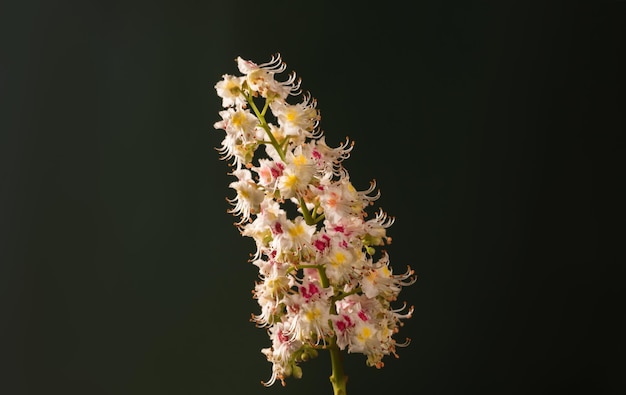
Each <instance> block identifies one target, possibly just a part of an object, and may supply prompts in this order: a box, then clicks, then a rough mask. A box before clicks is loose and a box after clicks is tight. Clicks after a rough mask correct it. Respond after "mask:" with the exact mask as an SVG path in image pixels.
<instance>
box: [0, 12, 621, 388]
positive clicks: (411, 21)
mask: <svg viewBox="0 0 626 395" xmlns="http://www.w3.org/2000/svg"><path fill="white" fill-rule="evenodd" d="M367 4H368V3H364V2H354V3H352V2H341V1H334V2H330V1H329V2H289V1H256V2H241V1H222V2H216V1H187V2H174V1H171V2H162V1H156V2H112V1H102V2H95V1H86V2H80V1H75V2H67V1H49V2H46V1H12V2H11V1H10V2H3V3H2V5H0V22H1V23H0V42H1V43H2V54H1V56H0V150H1V152H0V153H1V156H0V177H1V179H0V181H1V186H0V198H1V199H2V200H1V206H0V214H1V217H0V223H1V230H2V237H1V239H0V248H1V249H0V259H1V262H0V307H1V309H2V310H1V311H0V313H2V316H1V317H2V318H0V330H1V333H0V335H1V341H2V343H1V347H0V355H1V357H0V358H1V360H2V361H3V364H4V367H3V368H2V369H1V370H0V371H1V372H2V373H1V374H0V393H2V394H6V395H13V394H15V395H18V394H29V395H30V394H50V393H62V394H67V395H69V394H80V395H100V394H106V395H126V394H133V395H135V394H137V395H140V394H150V395H160V394H172V395H174V394H175V395H187V394H221V393H227V394H238V395H239V394H241V395H244V394H245V395H247V394H252V393H255V394H301V395H303V394H324V393H326V394H328V393H331V387H330V384H329V382H328V380H327V377H328V375H329V374H330V371H329V361H328V357H327V355H325V354H323V353H322V354H321V356H320V358H318V359H317V360H314V361H311V362H309V363H306V364H304V365H303V370H304V378H303V379H301V380H299V381H297V380H290V381H288V384H287V387H286V388H282V387H280V386H279V385H277V386H275V387H272V388H269V389H265V388H263V387H262V386H261V385H260V381H261V380H266V379H267V378H269V375H270V368H271V366H270V364H269V363H267V362H266V361H265V359H264V357H263V355H262V354H261V353H260V349H261V348H262V347H267V346H268V338H267V336H266V334H265V333H264V331H263V330H260V329H257V328H255V327H254V325H253V324H251V323H250V322H249V321H248V319H249V316H250V314H251V313H253V312H257V311H258V310H257V306H256V302H255V301H254V300H252V298H251V293H250V292H251V289H252V287H253V284H254V281H255V280H256V270H255V269H256V268H255V267H253V266H252V265H250V264H249V263H247V261H246V260H247V258H248V256H249V254H250V253H251V252H253V251H254V245H253V242H252V240H251V239H244V238H242V237H240V235H239V234H238V232H237V231H236V229H235V227H234V226H233V225H232V224H233V221H234V218H233V217H231V216H230V215H229V214H227V213H226V210H227V209H228V208H229V207H230V206H229V205H228V204H227V203H226V201H225V197H227V196H232V193H231V190H230V189H228V183H229V182H230V181H232V179H231V178H230V177H228V176H227V174H226V172H227V171H228V167H227V165H226V163H224V162H221V161H219V160H218V156H219V155H218V153H217V152H216V151H215V150H214V148H215V147H217V146H218V145H219V143H220V141H221V139H222V134H221V133H222V132H220V131H216V130H214V129H213V128H212V125H213V123H214V122H215V121H217V120H219V116H218V111H219V110H220V109H221V107H220V101H219V99H218V97H217V96H216V95H215V91H214V89H213V86H214V84H215V83H216V82H217V81H218V80H219V79H220V78H221V75H222V74H225V73H230V74H235V73H237V69H236V64H235V62H234V59H235V57H236V56H239V55H241V56H242V57H244V58H247V59H251V60H254V61H257V62H263V61H266V60H268V59H269V58H270V56H271V54H273V53H275V52H280V53H282V55H283V59H284V60H285V61H286V63H287V65H288V69H289V70H295V71H296V72H297V73H298V75H299V76H300V77H302V79H303V88H304V89H305V90H308V91H310V92H311V93H312V95H313V96H314V97H315V98H317V100H318V108H319V109H320V110H321V114H322V121H321V127H322V129H323V130H324V131H325V133H326V136H327V140H328V141H329V142H330V143H331V144H338V143H339V142H341V141H342V140H343V139H344V138H345V136H349V137H350V138H351V139H353V140H355V141H356V146H355V149H354V151H353V155H352V157H351V158H350V159H349V160H348V161H346V162H345V165H346V167H347V169H348V170H349V171H350V174H351V176H352V179H353V181H354V182H355V184H356V186H357V187H358V188H359V189H364V188H365V187H367V185H368V182H369V180H371V179H376V180H377V181H378V186H379V188H380V190H381V193H382V197H381V199H380V200H379V201H378V205H379V206H380V207H382V208H383V209H385V211H387V212H388V213H389V214H390V215H392V216H395V217H396V223H395V224H394V226H393V227H392V228H391V229H390V231H389V234H390V235H391V236H392V237H393V239H394V243H393V244H392V245H391V247H390V248H389V253H390V256H391V263H392V265H393V266H394V267H395V268H396V270H398V271H401V270H403V269H404V267H405V266H406V265H411V267H413V268H414V269H415V270H416V272H417V273H418V275H419V277H420V279H419V281H418V283H416V284H415V285H414V286H412V287H411V288H408V289H405V290H404V291H403V293H402V294H401V296H402V297H403V298H404V299H405V300H407V301H408V302H409V303H410V304H414V305H415V309H416V310H415V316H414V317H413V318H412V319H411V320H409V321H407V323H406V326H405V327H404V328H402V331H401V333H400V335H399V339H402V338H403V337H404V336H408V337H411V338H412V339H413V342H412V344H411V346H410V347H409V348H407V349H400V350H399V354H400V359H398V360H395V359H393V358H388V359H387V360H386V362H387V365H386V367H385V368H384V369H383V370H375V369H370V368H367V367H365V364H364V358H363V356H362V355H349V356H348V358H347V371H348V374H349V376H350V381H349V386H348V389H349V394H351V395H355V394H365V393H367V394H374V393H400V392H402V393H405V394H421V395H426V394H428V395H430V394H474V393H476V394H528V393H533V394H556V393H570V392H573V391H576V392H578V391H580V392H582V393H589V394H624V393H625V391H626V379H625V370H626V366H625V364H624V358H625V355H626V353H625V350H624V347H625V345H624V341H625V337H624V331H625V328H624V316H625V312H624V311H625V310H624V304H623V302H621V301H620V300H619V299H620V297H623V296H624V286H623V281H624V280H623V279H624V274H625V273H624V269H623V262H622V261H620V260H619V259H618V258H617V254H616V253H614V251H616V250H617V248H618V247H621V246H622V245H623V237H621V236H620V235H619V233H618V232H617V231H615V230H614V229H612V228H611V226H612V225H617V226H618V227H619V229H622V228H623V221H621V220H620V219H618V217H617V214H618V209H619V208H621V207H622V206H623V202H622V201H621V200H620V199H618V198H617V196H616V192H617V187H618V186H619V185H620V184H622V183H623V180H624V178H623V173H621V172H618V171H617V170H616V169H617V168H618V165H619V164H621V162H622V160H621V159H622V158H621V157H622V155H623V146H620V145H618V142H617V137H618V135H619V134H621V133H623V129H624V122H623V111H624V100H623V95H624V93H623V92H624V91H623V87H624V84H623V82H624V78H623V69H624V63H623V62H621V63H620V62H619V60H618V55H619V54H620V53H623V52H624V49H625V45H624V35H623V33H624V29H623V24H624V20H626V18H625V16H626V14H625V5H626V3H625V2H622V1H608V2H595V3H594V2H589V3H588V4H578V3H574V2H562V3H548V2H546V3H541V2H537V4H534V3H523V2H483V1H480V2H476V1H454V2H436V1H435V2H399V1H385V2H382V3H379V2H372V3H370V4H371V5H367ZM409 4H411V6H410V7H409V6H408V5H409ZM592 5H593V6H592Z"/></svg>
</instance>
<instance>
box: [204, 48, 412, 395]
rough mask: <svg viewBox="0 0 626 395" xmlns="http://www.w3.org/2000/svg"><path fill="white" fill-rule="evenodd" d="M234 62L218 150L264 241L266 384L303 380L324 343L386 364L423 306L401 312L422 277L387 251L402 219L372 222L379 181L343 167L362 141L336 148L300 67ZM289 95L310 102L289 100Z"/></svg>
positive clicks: (379, 216) (246, 219) (246, 223)
mask: <svg viewBox="0 0 626 395" xmlns="http://www.w3.org/2000/svg"><path fill="white" fill-rule="evenodd" d="M236 62H237V65H238V69H239V71H240V73H241V74H242V75H240V76H234V75H229V74H225V75H223V77H222V80H220V81H219V82H218V83H217V84H216V85H215V89H216V91H217V94H218V96H219V97H220V98H221V99H222V106H223V107H224V110H223V111H220V112H219V115H220V116H221V118H222V119H221V121H219V122H216V123H215V124H214V127H215V128H216V129H219V130H223V131H224V132H225V137H224V140H223V141H222V143H221V147H218V148H217V150H218V151H219V153H220V155H221V157H220V159H223V160H226V161H229V163H230V165H231V166H232V172H231V173H230V174H232V176H234V177H235V178H236V180H235V181H233V182H232V183H231V184H230V185H229V186H230V187H231V188H232V189H234V190H235V191H236V196H235V197H234V198H232V199H228V200H229V202H230V203H231V204H232V208H231V209H229V212H230V213H232V214H233V215H234V216H236V217H238V219H239V221H238V222H237V223H236V224H235V225H236V226H237V227H238V228H239V230H240V232H241V234H242V235H243V236H247V237H251V238H252V239H254V241H255V243H256V248H257V249H256V252H255V253H254V254H251V259H250V261H251V262H252V263H253V264H254V265H255V266H257V267H258V270H259V281H258V282H257V283H256V284H255V287H254V291H253V295H254V298H255V299H256V300H257V301H258V304H259V306H260V312H259V314H258V315H254V314H253V315H252V321H253V322H254V323H256V325H257V326H259V327H262V328H266V330H267V332H268V334H269V337H270V339H271V343H272V344H271V347H268V348H265V349H262V352H263V354H264V355H265V356H266V357H267V359H268V361H269V362H271V363H272V366H273V368H272V375H271V378H270V379H269V380H268V381H267V382H264V383H263V384H265V385H266V386H270V385H272V384H274V383H275V382H276V381H277V380H279V381H281V382H282V384H283V385H285V381H284V380H285V378H286V377H289V376H293V377H296V378H299V377H301V376H302V369H301V367H300V366H299V364H300V363H301V362H302V361H306V360H307V359H310V358H313V357H315V356H317V353H318V350H321V349H328V350H330V351H331V357H332V356H333V355H332V353H333V352H336V353H337V352H339V351H344V350H345V351H346V352H349V353H362V354H364V355H365V356H366V357H367V359H366V363H367V365H368V366H376V367H378V368H380V367H382V366H383V362H382V359H383V357H384V356H385V355H389V354H393V355H395V356H396V357H397V354H396V347H399V346H406V345H408V343H409V339H406V341H403V342H401V343H398V342H396V340H395V339H394V335H395V334H396V333H397V332H398V329H399V327H400V326H402V320H404V319H407V318H410V317H411V315H412V312H413V307H410V308H407V306H406V303H404V305H403V306H401V307H400V308H393V307H392V303H393V302H395V301H396V300H397V298H398V294H399V293H400V291H401V290H402V288H403V287H406V286H408V285H411V284H413V283H414V282H415V280H416V276H415V274H414V272H413V270H411V268H410V267H407V271H406V272H405V273H403V274H393V271H392V269H391V267H390V263H389V256H388V254H387V253H386V252H385V251H384V250H383V249H382V248H380V247H382V246H384V245H386V244H388V243H390V242H391V238H390V237H389V236H387V228H389V227H390V226H391V225H392V224H393V222H394V219H393V218H392V217H389V216H388V215H387V214H386V213H385V212H383V211H382V209H381V210H378V211H377V212H375V213H374V215H371V218H368V215H367V213H366V209H367V207H368V206H370V205H373V202H374V201H375V200H376V199H378V197H379V193H378V192H375V187H376V184H375V182H374V181H372V182H371V184H370V188H368V189H367V190H364V191H358V190H356V189H355V187H354V186H353V185H352V183H351V182H350V177H349V174H348V172H347V171H346V169H345V168H344V167H343V161H344V160H345V159H347V158H348V157H349V156H350V152H351V151H352V148H353V143H352V142H350V141H349V140H348V139H346V141H345V142H344V143H343V144H340V145H339V146H338V147H335V148H332V147H330V146H328V144H327V143H326V141H325V138H324V135H323V133H322V132H321V131H320V129H319V128H318V124H319V122H320V113H319V111H318V109H317V107H316V106H317V103H316V100H315V99H313V98H312V97H311V96H310V95H309V94H308V93H302V91H301V90H300V84H301V80H300V79H299V78H296V74H295V73H293V72H292V73H291V74H289V75H288V76H287V77H286V78H285V79H284V80H283V81H279V80H277V79H275V77H276V76H277V75H278V74H280V73H282V72H284V71H285V69H286V65H285V63H284V62H283V61H282V59H281V57H280V55H279V54H277V55H274V56H272V58H271V60H270V61H269V62H267V63H264V64H256V63H253V62H251V61H248V60H244V59H242V58H241V57H238V58H237V59H236ZM289 97H300V98H301V101H300V102H299V103H296V104H290V103H289V102H288V100H287V99H288V98H289ZM260 151H262V152H263V153H264V154H265V155H264V157H261V158H257V155H258V154H259V152H260ZM338 361H340V359H333V363H339V362H338ZM335 369H337V372H340V374H341V373H342V372H343V370H341V368H340V367H336V366H334V365H333V370H334V371H335ZM332 379H333V378H332V377H331V381H332ZM339 380H341V378H339ZM343 380H344V382H343V386H344V387H345V379H343ZM338 385H340V384H338ZM333 386H335V383H334V382H333ZM344 393H345V389H344Z"/></svg>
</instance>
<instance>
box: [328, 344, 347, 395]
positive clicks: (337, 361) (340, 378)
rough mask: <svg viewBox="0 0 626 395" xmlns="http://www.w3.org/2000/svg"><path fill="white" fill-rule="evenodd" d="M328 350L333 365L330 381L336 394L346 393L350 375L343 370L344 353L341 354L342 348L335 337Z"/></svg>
mask: <svg viewBox="0 0 626 395" xmlns="http://www.w3.org/2000/svg"><path fill="white" fill-rule="evenodd" d="M328 351H330V363H331V367H332V373H331V375H330V383H331V384H332V385H333V393H334V395H346V394H347V392H346V384H347V382H348V376H346V374H345V372H344V370H343V355H341V350H340V349H339V347H338V346H337V343H336V341H335V338H333V339H332V343H331V344H330V346H329V347H328Z"/></svg>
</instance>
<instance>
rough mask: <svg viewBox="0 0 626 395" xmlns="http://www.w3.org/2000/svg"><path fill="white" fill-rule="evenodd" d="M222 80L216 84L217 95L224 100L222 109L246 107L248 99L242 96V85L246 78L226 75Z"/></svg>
mask: <svg viewBox="0 0 626 395" xmlns="http://www.w3.org/2000/svg"><path fill="white" fill-rule="evenodd" d="M222 78H223V79H222V80H221V81H219V82H218V83H217V84H215V90H216V91H217V95H218V96H219V97H221V98H222V107H232V106H240V107H242V106H245V104H246V99H245V97H244V96H243V94H242V90H241V85H242V83H243V81H245V78H243V77H235V76H232V75H228V74H224V75H223V76H222Z"/></svg>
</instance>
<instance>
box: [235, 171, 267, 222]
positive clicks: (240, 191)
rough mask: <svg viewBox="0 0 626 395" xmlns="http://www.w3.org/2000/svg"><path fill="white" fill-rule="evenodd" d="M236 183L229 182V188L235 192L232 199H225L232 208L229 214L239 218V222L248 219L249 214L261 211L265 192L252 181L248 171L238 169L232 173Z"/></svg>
mask: <svg viewBox="0 0 626 395" xmlns="http://www.w3.org/2000/svg"><path fill="white" fill-rule="evenodd" d="M232 175H234V176H235V177H237V179H238V181H234V182H231V183H230V184H229V186H230V187H231V188H233V189H234V190H235V191H237V196H236V197H235V198H234V199H227V200H228V202H229V203H231V204H232V205H233V206H234V207H233V208H232V209H231V210H229V212H230V213H232V214H234V215H237V216H240V217H241V221H240V222H245V221H247V220H248V219H250V214H256V213H258V212H259V211H260V209H261V202H263V200H264V199H265V191H263V189H261V188H259V187H258V186H257V184H256V183H255V182H254V181H252V176H251V174H250V171H249V170H245V169H239V170H235V171H233V172H232Z"/></svg>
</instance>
